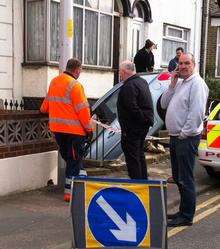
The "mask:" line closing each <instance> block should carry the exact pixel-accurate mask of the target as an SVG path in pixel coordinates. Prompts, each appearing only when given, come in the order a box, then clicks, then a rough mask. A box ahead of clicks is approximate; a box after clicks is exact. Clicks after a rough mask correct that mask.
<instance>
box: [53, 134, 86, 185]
mask: <svg viewBox="0 0 220 249" xmlns="http://www.w3.org/2000/svg"><path fill="white" fill-rule="evenodd" d="M54 134H55V139H56V142H57V144H58V146H59V152H60V154H61V157H62V158H63V159H64V161H65V162H66V172H65V174H66V184H65V188H67V189H70V181H68V180H67V179H70V180H71V179H72V178H73V177H74V176H78V175H79V171H80V169H84V166H83V161H82V159H83V156H84V154H85V143H86V137H85V136H79V135H72V134H67V133H58V132H56V133H54ZM67 185H68V186H67Z"/></svg>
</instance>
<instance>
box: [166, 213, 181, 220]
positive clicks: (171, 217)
mask: <svg viewBox="0 0 220 249" xmlns="http://www.w3.org/2000/svg"><path fill="white" fill-rule="evenodd" d="M179 216H180V212H177V213H174V214H167V219H168V220H173V219H176V218H177V217H179Z"/></svg>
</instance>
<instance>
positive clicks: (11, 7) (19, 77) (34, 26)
mask: <svg viewBox="0 0 220 249" xmlns="http://www.w3.org/2000/svg"><path fill="white" fill-rule="evenodd" d="M71 2H72V5H73V13H74V17H73V19H74V38H73V56H74V57H77V58H79V59H80V60H81V61H82V63H83V72H82V75H81V76H80V81H81V82H82V83H83V85H84V87H85V91H86V94H87V95H88V97H90V98H98V97H100V96H102V95H103V94H104V93H105V92H106V91H107V90H109V89H110V88H111V87H112V85H113V84H114V82H117V81H118V71H117V69H118V65H119V63H120V61H122V60H124V59H132V58H133V57H134V55H135V53H136V51H137V50H138V49H139V48H141V47H142V46H143V45H144V42H145V40H146V39H147V38H149V39H151V40H152V41H154V42H155V43H156V44H157V50H154V55H155V63H156V65H155V69H159V68H166V66H167V64H168V61H169V60H170V59H171V58H172V57H173V56H174V55H175V49H176V48H177V47H178V46H182V47H184V48H185V49H186V50H187V51H190V52H192V53H194V54H195V56H196V61H197V62H198V63H199V56H200V45H199V44H200V38H201V37H200V36H201V7H202V0H201V1H200V0H196V1H195V0H185V1H181V0H169V5H168V4H167V1H166V0H158V1H154V0H130V1H129V0H105V1H104V0H73V1H71ZM59 11H60V1H59V0H16V1H15V0H14V1H13V0H0V98H2V99H5V98H7V99H21V98H22V97H24V96H29V97H43V96H45V94H46V91H47V88H48V85H49V82H50V80H51V79H52V78H53V77H54V76H56V75H57V74H58V61H59V36H60V34H59V29H60V22H59Z"/></svg>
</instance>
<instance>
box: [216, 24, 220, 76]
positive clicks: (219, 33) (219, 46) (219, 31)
mask: <svg viewBox="0 0 220 249" xmlns="http://www.w3.org/2000/svg"><path fill="white" fill-rule="evenodd" d="M219 51H220V27H218V28H217V39H216V62H215V77H216V78H220V74H219V75H218V67H219V68H220V64H219V65H218V61H219V60H218V54H219ZM219 71H220V70H219Z"/></svg>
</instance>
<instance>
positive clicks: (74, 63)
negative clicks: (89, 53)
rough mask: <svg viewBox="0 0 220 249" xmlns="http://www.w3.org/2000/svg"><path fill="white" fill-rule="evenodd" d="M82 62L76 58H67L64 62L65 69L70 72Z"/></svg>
mask: <svg viewBox="0 0 220 249" xmlns="http://www.w3.org/2000/svg"><path fill="white" fill-rule="evenodd" d="M81 65H82V63H81V61H79V60H78V59H76V58H72V59H69V60H68V61H67V64H66V71H67V72H72V71H73V70H75V69H76V68H79V67H81Z"/></svg>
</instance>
